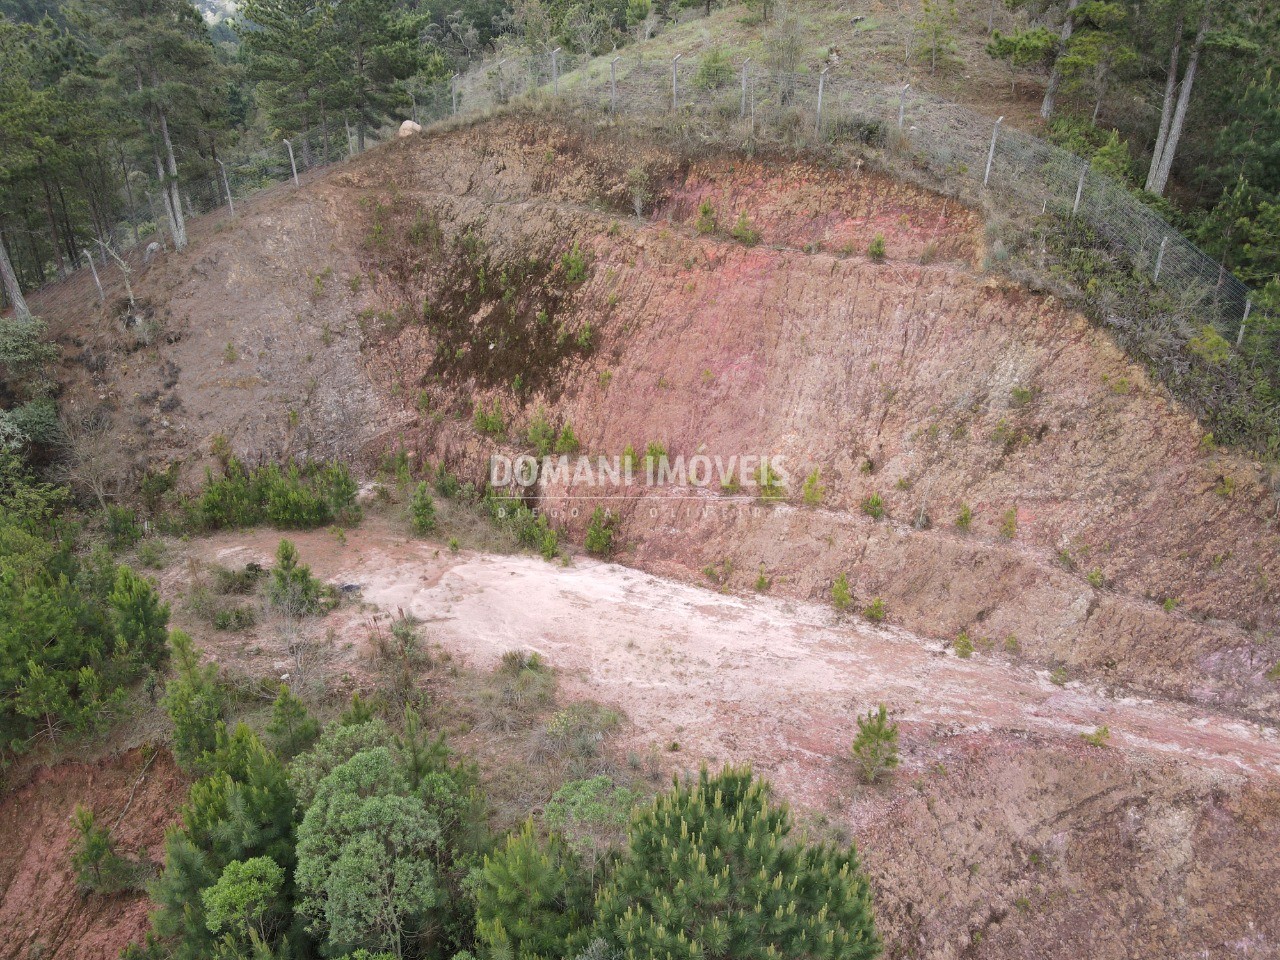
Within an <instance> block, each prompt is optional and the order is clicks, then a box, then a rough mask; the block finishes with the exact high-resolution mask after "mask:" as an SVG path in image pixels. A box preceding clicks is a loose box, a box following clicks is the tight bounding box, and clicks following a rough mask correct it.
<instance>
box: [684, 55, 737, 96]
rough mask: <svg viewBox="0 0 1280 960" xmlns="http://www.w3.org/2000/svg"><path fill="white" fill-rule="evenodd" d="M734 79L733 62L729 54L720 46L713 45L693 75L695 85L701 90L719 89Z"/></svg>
mask: <svg viewBox="0 0 1280 960" xmlns="http://www.w3.org/2000/svg"><path fill="white" fill-rule="evenodd" d="M732 79H733V64H732V63H731V62H730V61H729V54H728V53H726V52H725V51H724V50H722V49H720V48H719V47H712V48H711V49H710V50H708V51H707V52H706V54H705V55H704V56H703V58H702V62H701V63H699V64H698V72H697V73H695V74H694V75H693V85H694V86H695V87H697V88H698V89H699V90H718V89H720V88H721V87H723V86H724V85H725V84H727V83H729V82H730V81H731V80H732Z"/></svg>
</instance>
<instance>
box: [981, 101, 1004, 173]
mask: <svg viewBox="0 0 1280 960" xmlns="http://www.w3.org/2000/svg"><path fill="white" fill-rule="evenodd" d="M1002 123H1004V117H1000V118H999V119H998V120H996V125H995V127H993V128H992V130H991V149H990V150H988V151H987V172H986V173H984V174H983V175H982V185H983V186H984V187H985V186H986V185H987V181H988V180H990V179H991V164H992V163H994V162H995V159H996V138H997V137H999V136H1000V124H1002Z"/></svg>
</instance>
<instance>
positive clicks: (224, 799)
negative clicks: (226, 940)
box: [151, 723, 296, 960]
mask: <svg viewBox="0 0 1280 960" xmlns="http://www.w3.org/2000/svg"><path fill="white" fill-rule="evenodd" d="M205 766H206V767H207V769H208V771H209V774H208V776H206V777H204V778H203V779H201V780H198V781H197V782H196V783H194V784H192V786H191V790H190V793H189V795H188V797H187V803H186V805H185V806H184V807H183V809H182V814H181V826H179V827H176V828H174V829H172V830H170V831H169V833H168V835H167V836H166V837H165V868H164V872H163V873H162V874H161V876H160V878H159V879H158V880H157V881H156V882H155V883H154V884H153V885H152V887H151V894H152V898H153V899H154V900H155V902H156V903H157V905H158V909H157V910H156V912H155V913H154V914H153V916H152V927H153V932H154V933H155V935H156V936H157V937H159V938H160V939H162V940H165V941H168V942H169V943H170V945H171V950H172V954H166V956H169V955H172V956H173V957H174V958H175V960H207V958H209V957H213V956H217V951H216V948H215V944H216V941H217V937H216V936H215V934H214V931H212V930H211V929H210V928H209V924H208V921H207V917H206V913H205V904H204V900H203V898H202V896H201V894H202V891H204V890H205V889H206V888H209V887H212V886H213V885H214V884H215V883H217V881H218V879H219V877H220V876H221V875H222V873H223V871H224V870H225V869H226V867H227V865H228V864H229V863H231V862H233V861H237V860H239V861H244V860H249V859H252V858H255V857H268V858H270V859H271V860H272V861H273V862H274V863H276V864H278V865H279V866H280V868H281V870H282V871H283V872H284V874H285V876H286V877H287V876H289V875H290V874H291V873H292V871H293V868H294V864H295V863H296V859H295V854H294V841H293V836H294V803H295V795H294V792H293V790H292V789H291V787H290V785H289V780H288V777H287V775H286V773H285V769H284V765H283V764H282V763H281V762H280V758H279V757H277V756H275V755H274V754H273V753H271V752H270V751H268V750H267V749H266V748H264V747H263V745H262V743H261V742H260V741H259V740H258V738H257V736H255V735H254V733H253V731H251V730H250V729H249V728H248V727H247V726H245V725H244V724H239V725H237V727H236V729H235V730H234V731H232V732H230V733H228V732H227V729H226V727H225V725H223V724H221V723H218V724H216V725H215V727H214V746H213V747H212V748H211V749H210V750H209V751H208V752H207V754H206V757H205ZM291 898H292V884H289V883H286V884H285V885H284V887H283V888H282V895H281V901H282V902H281V903H280V904H279V906H280V912H281V913H282V914H283V915H286V916H287V915H288V914H289V912H290V911H291V908H292V899H291Z"/></svg>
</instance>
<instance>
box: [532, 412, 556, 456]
mask: <svg viewBox="0 0 1280 960" xmlns="http://www.w3.org/2000/svg"><path fill="white" fill-rule="evenodd" d="M525 439H526V440H527V441H528V443H529V446H531V447H533V450H534V452H535V453H536V454H537V455H538V456H539V457H545V456H547V455H548V454H549V453H551V450H552V448H553V447H554V446H555V442H556V431H555V428H554V427H552V426H551V424H550V423H548V422H547V414H546V411H544V410H543V409H542V408H541V407H539V408H538V412H537V413H535V414H534V415H533V419H532V420H530V421H529V429H528V431H527V432H526V434H525Z"/></svg>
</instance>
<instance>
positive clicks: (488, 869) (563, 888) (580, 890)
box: [475, 820, 587, 960]
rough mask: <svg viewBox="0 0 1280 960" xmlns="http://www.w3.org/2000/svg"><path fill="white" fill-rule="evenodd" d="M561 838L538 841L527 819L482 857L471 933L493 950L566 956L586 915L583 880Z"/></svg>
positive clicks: (522, 958) (533, 959)
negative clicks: (518, 830)
mask: <svg viewBox="0 0 1280 960" xmlns="http://www.w3.org/2000/svg"><path fill="white" fill-rule="evenodd" d="M576 866H577V865H576V863H575V861H574V859H573V857H572V855H571V854H570V852H569V850H568V849H567V848H566V847H565V845H564V843H563V841H561V840H559V839H558V838H556V837H552V839H551V840H550V841H549V842H548V843H546V844H543V843H540V842H539V841H538V839H537V838H536V837H535V836H534V833H533V821H532V820H528V821H526V822H525V824H524V826H523V827H522V828H521V830H520V832H519V833H513V834H511V835H510V836H508V837H507V840H506V843H505V844H503V845H502V846H501V847H500V848H498V849H497V850H495V851H494V852H493V853H492V854H490V855H489V856H487V857H485V859H484V866H483V868H482V869H481V871H480V877H479V882H478V883H477V885H476V893H475V898H476V936H477V937H478V938H479V939H480V940H481V941H482V942H483V943H484V944H485V945H486V946H488V948H489V950H490V952H491V954H492V955H493V956H499V955H508V956H511V957H512V958H514V960H541V958H547V960H551V958H557V957H565V956H571V955H572V953H573V951H572V950H571V949H570V943H571V939H572V938H573V935H574V933H575V932H576V931H577V930H578V929H579V927H580V926H581V925H582V924H583V923H584V921H585V919H586V918H585V910H584V907H585V901H586V892H587V891H586V884H585V881H584V879H583V878H582V877H581V876H579V875H578V873H577V870H576Z"/></svg>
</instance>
